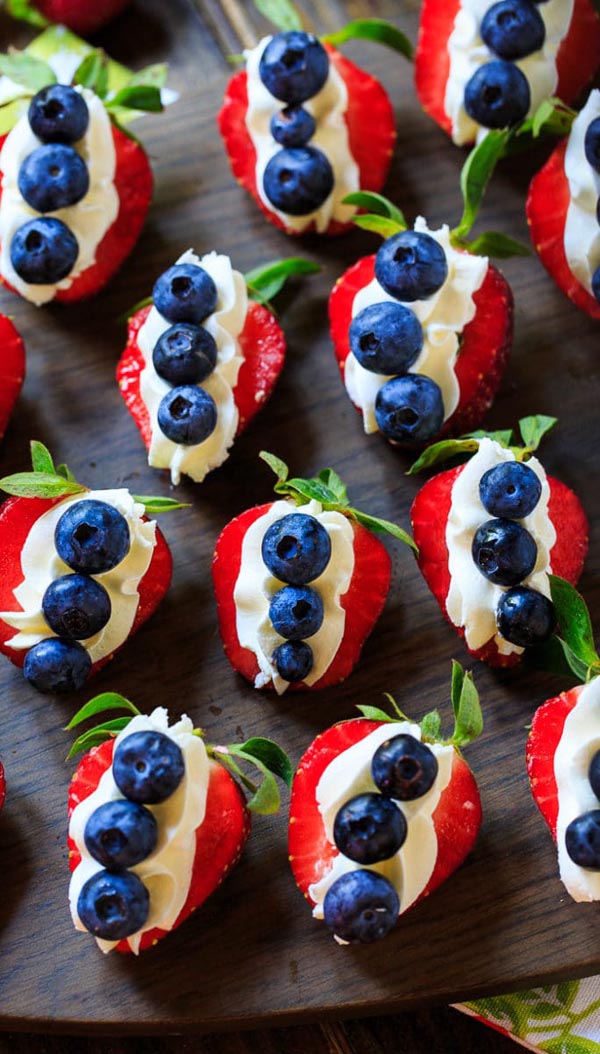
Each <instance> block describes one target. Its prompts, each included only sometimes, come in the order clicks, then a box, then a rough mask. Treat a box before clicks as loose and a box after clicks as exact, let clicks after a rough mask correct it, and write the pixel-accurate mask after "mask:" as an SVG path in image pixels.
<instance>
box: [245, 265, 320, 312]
mask: <svg viewBox="0 0 600 1054" xmlns="http://www.w3.org/2000/svg"><path fill="white" fill-rule="evenodd" d="M320 270H321V267H320V265H319V264H317V263H313V261H312V260H304V259H303V258H302V257H301V256H290V257H288V258H287V259H285V260H271V262H270V263H267V264H263V265H262V266H261V267H255V268H253V269H252V270H251V271H248V272H247V273H246V274H245V275H244V278H245V280H246V285H247V286H248V295H249V296H250V297H251V299H252V300H256V301H257V302H258V303H259V304H264V306H265V307H268V308H271V301H272V300H273V298H274V297H276V296H277V294H278V293H279V292H280V290H281V289H283V287H284V285H285V283H286V281H287V279H288V278H290V277H291V276H292V275H299V274H317V273H318V272H319V271H320Z"/></svg>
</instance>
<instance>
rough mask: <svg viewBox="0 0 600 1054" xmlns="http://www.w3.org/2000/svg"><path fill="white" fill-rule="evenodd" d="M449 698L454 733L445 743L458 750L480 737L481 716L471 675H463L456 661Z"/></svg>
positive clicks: (454, 660)
mask: <svg viewBox="0 0 600 1054" xmlns="http://www.w3.org/2000/svg"><path fill="white" fill-rule="evenodd" d="M450 698H451V701H452V709H453V711H454V732H453V733H452V736H451V737H450V739H448V740H446V741H445V742H447V743H449V744H451V745H452V746H455V747H459V748H460V747H462V746H464V745H465V744H466V743H471V742H472V741H473V740H474V739H477V736H479V735H481V732H482V730H483V715H482V713H481V706H480V703H479V694H478V692H477V689H476V687H475V685H474V683H473V674H472V673H470V672H468V673H465V671H464V670H463V668H462V666H461V665H460V663H459V662H457V661H456V659H453V661H452V681H451V688H450Z"/></svg>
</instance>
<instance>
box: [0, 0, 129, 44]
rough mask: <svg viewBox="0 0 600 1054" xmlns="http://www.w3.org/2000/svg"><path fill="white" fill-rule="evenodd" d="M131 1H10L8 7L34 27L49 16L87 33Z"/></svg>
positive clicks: (53, 20) (76, 31)
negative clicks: (91, 2)
mask: <svg viewBox="0 0 600 1054" xmlns="http://www.w3.org/2000/svg"><path fill="white" fill-rule="evenodd" d="M129 2H130V0H99V2H95V3H93V4H90V3H88V2H87V0H7V4H6V7H7V10H8V11H9V13H10V14H11V15H14V17H15V18H22V19H24V20H25V21H27V22H31V24H32V25H34V26H39V25H43V24H44V20H45V19H49V21H50V22H58V23H59V24H60V25H62V26H68V27H69V29H72V30H73V32H74V33H82V34H83V36H87V35H88V34H90V33H96V32H97V31H98V30H99V29H101V28H102V26H104V25H106V23H107V22H110V21H111V20H112V19H113V18H116V16H117V15H119V14H120V13H121V11H123V10H124V9H125V8H126V7H127V5H128V3H129Z"/></svg>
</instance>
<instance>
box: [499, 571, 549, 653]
mask: <svg viewBox="0 0 600 1054" xmlns="http://www.w3.org/2000/svg"><path fill="white" fill-rule="evenodd" d="M496 625H497V626H498V632H499V633H500V635H501V636H502V637H504V639H505V640H509V641H510V642H511V644H517V645H518V646H519V647H520V648H530V647H532V645H534V644H544V642H545V641H547V640H549V638H550V637H551V635H552V631H553V630H554V627H555V626H556V613H555V611H554V605H553V604H552V601H551V600H548V597H545V596H544V594H543V593H538V591H537V589H531V588H530V587H529V586H513V588H512V589H507V590H506V592H505V593H503V594H502V596H501V597H500V600H499V601H498V606H497V608H496Z"/></svg>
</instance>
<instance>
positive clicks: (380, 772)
mask: <svg viewBox="0 0 600 1054" xmlns="http://www.w3.org/2000/svg"><path fill="white" fill-rule="evenodd" d="M437 774H438V763H437V758H436V756H435V754H434V753H433V751H432V750H431V749H430V748H429V747H428V746H427V744H426V743H421V741H420V740H419V739H416V738H415V737H414V736H411V735H408V734H404V733H401V734H400V735H398V736H392V737H391V739H386V740H385V742H384V743H382V744H381V745H380V746H379V747H377V750H376V751H375V753H374V754H373V760H372V761H371V775H372V777H373V782H374V784H375V786H376V787H377V789H378V790H380V791H381V793H382V794H385V796H386V797H388V798H396V799H397V800H398V801H414V800H415V798H422V797H423V795H424V794H427V791H428V790H430V789H431V787H432V786H433V784H434V782H435V778H436V776H437Z"/></svg>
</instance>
